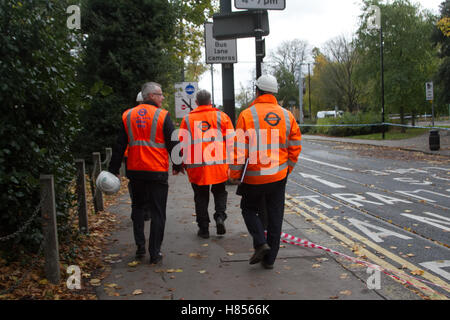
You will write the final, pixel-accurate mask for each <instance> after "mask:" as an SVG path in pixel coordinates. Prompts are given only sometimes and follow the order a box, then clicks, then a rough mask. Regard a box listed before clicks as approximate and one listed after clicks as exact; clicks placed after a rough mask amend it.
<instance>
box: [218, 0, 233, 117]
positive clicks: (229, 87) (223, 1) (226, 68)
mask: <svg viewBox="0 0 450 320" xmlns="http://www.w3.org/2000/svg"><path fill="white" fill-rule="evenodd" d="M220 13H231V0H220ZM222 100H223V110H224V112H225V113H226V114H227V115H228V116H229V117H230V120H231V122H232V123H233V126H235V125H236V115H235V114H236V112H235V106H234V104H235V97H234V65H233V64H232V63H223V64H222Z"/></svg>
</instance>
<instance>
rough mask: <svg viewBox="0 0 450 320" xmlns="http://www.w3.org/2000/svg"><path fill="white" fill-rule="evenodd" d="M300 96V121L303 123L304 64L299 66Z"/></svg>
mask: <svg viewBox="0 0 450 320" xmlns="http://www.w3.org/2000/svg"><path fill="white" fill-rule="evenodd" d="M298 91H299V93H298V97H299V102H298V104H299V108H300V110H299V111H300V112H299V113H300V114H299V119H298V120H299V122H300V123H303V79H302V64H300V66H299V67H298Z"/></svg>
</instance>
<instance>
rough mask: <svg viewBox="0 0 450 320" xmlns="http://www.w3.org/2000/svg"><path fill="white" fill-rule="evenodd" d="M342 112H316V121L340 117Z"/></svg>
mask: <svg viewBox="0 0 450 320" xmlns="http://www.w3.org/2000/svg"><path fill="white" fill-rule="evenodd" d="M343 114H344V111H319V112H317V119H323V118H330V117H334V118H337V117H342V115H343Z"/></svg>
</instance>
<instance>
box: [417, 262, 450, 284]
mask: <svg viewBox="0 0 450 320" xmlns="http://www.w3.org/2000/svg"><path fill="white" fill-rule="evenodd" d="M419 264H420V265H421V266H423V267H425V268H427V269H429V270H431V271H433V272H434V273H436V274H438V275H440V276H441V277H444V278H445V279H447V280H450V273H449V272H447V271H445V270H442V268H446V267H450V260H437V261H428V262H423V263H419Z"/></svg>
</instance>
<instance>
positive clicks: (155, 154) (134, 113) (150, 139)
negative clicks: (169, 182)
mask: <svg viewBox="0 0 450 320" xmlns="http://www.w3.org/2000/svg"><path fill="white" fill-rule="evenodd" d="M167 114H168V112H167V110H164V109H161V108H157V107H155V106H153V105H149V104H141V105H138V106H136V107H134V108H132V109H128V110H127V111H125V112H124V113H123V114H122V121H123V124H124V126H125V131H126V132H127V134H128V160H127V170H133V171H146V172H167V171H169V154H168V152H167V149H166V145H165V139H164V132H163V127H164V120H165V118H166V116H167Z"/></svg>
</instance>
